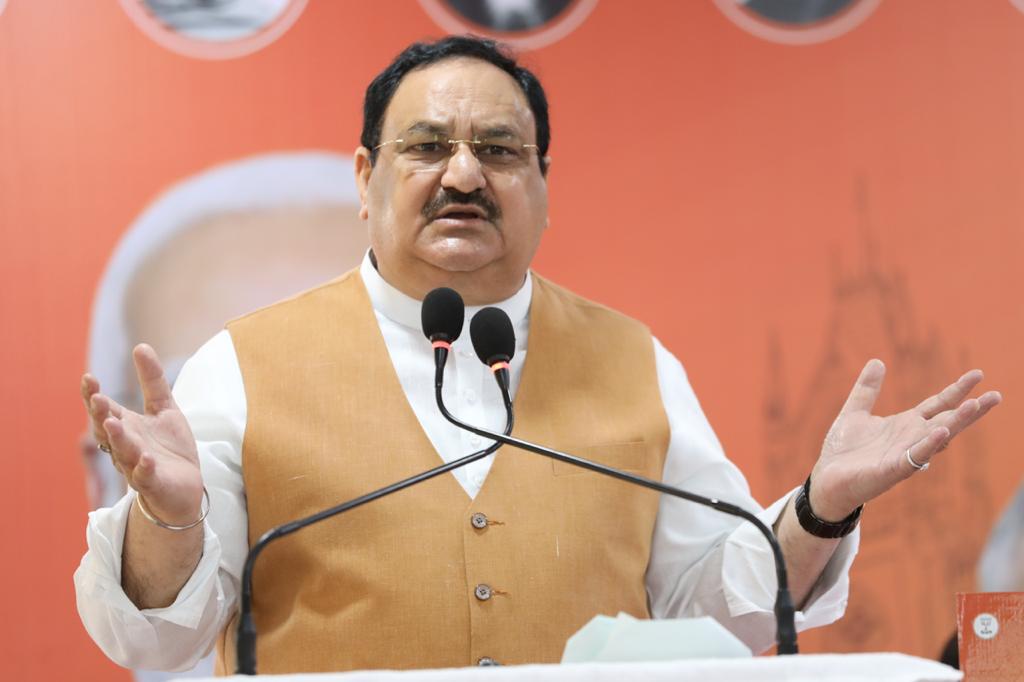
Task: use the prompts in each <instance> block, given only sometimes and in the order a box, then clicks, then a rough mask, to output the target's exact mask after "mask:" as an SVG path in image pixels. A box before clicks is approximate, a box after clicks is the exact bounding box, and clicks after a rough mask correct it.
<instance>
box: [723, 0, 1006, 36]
mask: <svg viewBox="0 0 1024 682" xmlns="http://www.w3.org/2000/svg"><path fill="white" fill-rule="evenodd" d="M1022 1H1024V0H1022ZM880 2H881V0H715V4H716V5H717V6H718V8H719V9H720V10H721V11H722V13H723V14H725V15H726V16H727V17H729V19H731V20H732V21H733V23H735V24H736V25H737V26H739V27H740V28H742V29H744V30H745V31H747V32H749V33H751V34H753V35H755V36H757V37H758V38H763V39H764V40H770V41H772V42H776V43H783V44H791V45H801V44H810V43H820V42H824V41H826V40H831V39H833V38H836V37H838V36H841V35H843V34H844V33H846V32H848V31H851V30H852V29H854V28H856V27H857V26H858V25H859V24H860V23H861V22H862V21H864V20H865V19H866V18H867V17H868V15H870V14H871V13H872V12H873V11H874V10H875V8H876V7H878V4H879V3H880Z"/></svg>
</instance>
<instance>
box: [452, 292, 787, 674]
mask: <svg viewBox="0 0 1024 682" xmlns="http://www.w3.org/2000/svg"><path fill="white" fill-rule="evenodd" d="M485 310H494V311H497V312H496V313H488V316H489V317H491V316H493V317H494V318H495V319H496V318H497V316H498V315H499V314H500V316H501V317H504V321H503V322H497V321H490V320H485V322H486V323H487V324H486V325H484V324H483V323H482V324H480V325H479V326H478V325H477V317H479V315H480V314H482V313H483V312H484V311H485ZM478 329H480V330H486V333H487V334H488V335H490V334H497V333H498V332H497V331H495V330H503V331H501V332H500V333H502V334H505V335H506V336H505V338H504V339H503V340H500V341H499V340H495V339H491V338H487V337H485V336H483V335H482V336H481V338H480V344H481V345H480V346H477V330H478ZM481 333H482V334H483V331H482V332H481ZM470 334H471V335H472V336H473V345H474V347H476V348H477V355H478V356H479V357H480V358H481V360H483V361H484V363H485V364H490V363H488V361H487V360H485V359H484V358H485V357H489V356H488V355H487V354H486V352H485V353H481V349H483V350H484V351H487V350H488V349H490V348H495V347H501V348H511V349H512V350H513V352H514V350H515V333H514V331H513V328H512V323H511V322H510V321H509V320H508V316H507V315H505V313H504V312H503V311H501V310H500V309H497V308H485V309H484V310H481V311H480V313H478V314H477V316H476V317H474V318H473V320H472V321H471V322H470ZM499 344H500V345H499ZM510 357H511V354H510ZM504 364H505V368H502V369H501V371H495V379H496V381H497V383H498V387H499V388H500V390H501V393H502V398H503V400H504V402H505V404H506V405H509V406H510V405H511V398H510V396H509V388H508V370H507V361H506V362H505V363H504ZM491 366H492V369H493V365H491ZM500 374H504V376H499V375H500ZM435 389H436V390H435V392H434V393H435V398H436V401H437V407H438V409H439V410H440V411H441V414H442V415H443V416H444V418H445V419H447V420H448V421H449V422H451V423H452V424H454V425H455V426H457V427H459V428H461V429H464V430H466V431H469V432H471V433H475V434H476V435H478V436H483V437H484V438H489V439H492V440H495V441H498V442H501V443H505V444H506V445H511V446H512V447H515V448H519V449H522V450H527V451H529V452H533V453H536V454H539V455H543V456H545V457H550V458H552V459H557V460H559V461H562V462H565V463H567V464H571V465H573V466H577V467H580V468H583V469H588V470H590V471H594V472H597V473H599V474H604V475H605V476H611V477H612V478H617V479H619V480H621V481H625V482H627V483H632V484H634V485H639V486H642V487H644V488H649V489H650V490H655V491H657V492H660V493H663V494H665V495H671V496H673V497H678V498H681V499H684V500H688V501H690V502H694V503H696V504H700V505H703V506H705V507H710V508H712V509H715V510H717V511H719V512H722V513H724V514H729V515H730V516H736V517H739V518H741V519H743V520H745V521H748V522H750V523H752V524H754V526H755V527H756V528H757V529H758V530H759V531H760V532H761V534H762V535H764V537H765V539H766V540H767V541H768V544H769V545H770V546H771V549H772V555H773V557H774V559H775V574H776V578H777V580H778V591H777V593H776V597H775V609H774V610H775V623H776V633H775V640H776V644H777V653H778V654H779V655H784V654H795V653H797V651H798V646H797V633H796V623H795V608H794V606H793V598H792V596H791V595H790V593H789V578H788V576H787V573H786V560H785V558H784V557H783V555H782V548H781V547H780V546H779V542H778V540H777V539H776V538H775V534H774V533H772V531H771V529H770V528H768V526H766V525H765V524H764V523H763V522H762V521H761V520H760V519H759V518H757V516H755V515H754V514H752V513H750V512H749V511H747V510H746V509H743V508H742V507H740V506H738V505H735V504H731V503H729V502H724V501H722V500H719V499H714V498H708V497H704V496H702V495H697V494H694V493H691V492H687V491H685V490H681V489H679V488H675V487H673V486H670V485H666V484H664V483H662V482H660V481H655V480H652V479H649V478H645V477H643V476H637V475H635V474H630V473H627V472H625V471H619V470H618V469H613V468H612V467H608V466H605V465H603V464H598V463H597V462H591V461H590V460H586V459H583V458H582V457H577V456H575V455H570V454H567V453H564V452H559V451H557V450H552V449H550V448H546V447H543V446H541V445H537V444H534V443H530V442H527V441H524V440H519V439H518V438H513V437H511V436H509V435H508V434H507V433H506V434H498V433H494V432H491V431H488V430H486V429H481V428H479V427H476V426H471V425H469V424H466V423H464V422H462V421H460V420H459V419H458V418H457V417H455V416H454V415H453V414H452V413H451V412H449V411H448V409H447V408H446V407H445V405H444V400H443V398H442V395H441V388H440V385H436V386H435ZM510 409H511V408H510Z"/></svg>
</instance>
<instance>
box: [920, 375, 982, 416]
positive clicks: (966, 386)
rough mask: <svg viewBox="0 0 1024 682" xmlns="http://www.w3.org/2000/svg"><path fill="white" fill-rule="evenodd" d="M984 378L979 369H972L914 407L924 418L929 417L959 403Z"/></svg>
mask: <svg viewBox="0 0 1024 682" xmlns="http://www.w3.org/2000/svg"><path fill="white" fill-rule="evenodd" d="M984 378H985V375H984V374H982V372H981V370H980V369H972V370H971V371H970V372H967V373H966V374H964V375H963V376H962V377H960V378H959V379H957V380H956V381H954V382H953V383H951V384H950V385H949V386H947V387H946V388H944V389H942V390H941V391H939V392H938V393H937V394H935V395H933V396H931V397H930V398H926V399H925V400H922V401H921V402H920V403H919V404H918V406H917V407H915V408H914V409H915V410H917V413H918V414H920V415H921V416H922V417H924V418H925V419H931V418H932V417H934V416H935V415H937V414H939V413H940V412H943V411H944V410H951V409H953V408H955V407H956V406H957V405H959V404H960V401H962V400H963V399H964V398H966V397H967V396H968V394H970V392H971V391H972V390H974V387H975V386H977V385H978V384H979V383H980V382H981V380H982V379H984Z"/></svg>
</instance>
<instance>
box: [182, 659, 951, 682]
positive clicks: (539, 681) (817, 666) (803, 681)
mask: <svg viewBox="0 0 1024 682" xmlns="http://www.w3.org/2000/svg"><path fill="white" fill-rule="evenodd" d="M264 677H265V678H266V679H268V680H275V681H279V682H513V681H515V682H518V681H520V680H521V681H522V682H622V681H623V680H629V682H750V681H751V680H757V681H758V682H771V681H775V680H778V681H779V682H782V681H783V680H785V681H786V682H821V681H823V680H825V681H828V680H831V681H833V682H879V681H882V682H950V681H952V680H959V679H961V674H960V671H958V670H954V669H953V668H950V667H949V666H946V665H943V664H941V663H938V662H936V661H929V660H927V659H923V658H916V657H914V656H907V655H905V654H895V653H879V654H807V655H799V656H771V657H768V656H760V657H755V658H722V659H691V660H686V661H665V662H647V663H572V664H567V665H513V666H499V667H489V668H480V667H476V668H448V669H444V670H410V671H394V670H372V671H355V672H347V673H298V674H293V675H266V676H263V675H260V676H257V678H253V677H247V676H244V675H236V676H233V677H228V678H224V677H217V678H213V677H210V678H206V679H205V680H203V681H202V682H223V681H224V680H225V679H228V680H235V681H236V682H243V681H245V680H252V679H262V678H264ZM187 682H197V680H195V679H192V680H188V681H187Z"/></svg>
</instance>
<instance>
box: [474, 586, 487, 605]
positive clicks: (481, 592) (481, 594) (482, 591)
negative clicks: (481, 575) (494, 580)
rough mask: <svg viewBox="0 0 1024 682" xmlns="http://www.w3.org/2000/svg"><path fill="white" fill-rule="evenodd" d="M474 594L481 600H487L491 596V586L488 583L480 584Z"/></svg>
mask: <svg viewBox="0 0 1024 682" xmlns="http://www.w3.org/2000/svg"><path fill="white" fill-rule="evenodd" d="M473 594H474V595H475V596H476V598H477V599H479V600H480V601H487V600H488V599H490V598H491V588H490V587H489V586H488V585H484V584H480V585H477V586H476V589H475V590H473Z"/></svg>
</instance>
